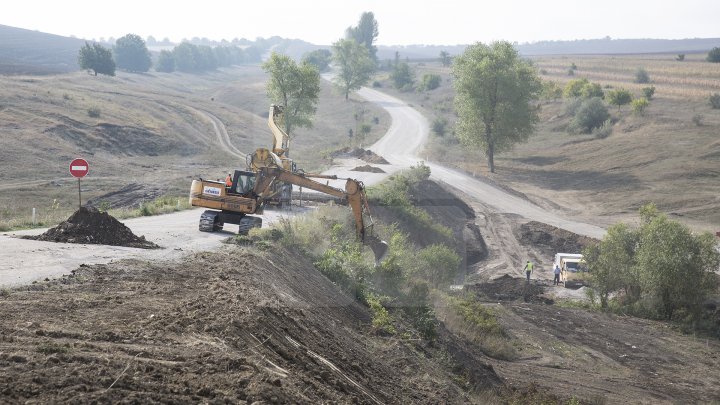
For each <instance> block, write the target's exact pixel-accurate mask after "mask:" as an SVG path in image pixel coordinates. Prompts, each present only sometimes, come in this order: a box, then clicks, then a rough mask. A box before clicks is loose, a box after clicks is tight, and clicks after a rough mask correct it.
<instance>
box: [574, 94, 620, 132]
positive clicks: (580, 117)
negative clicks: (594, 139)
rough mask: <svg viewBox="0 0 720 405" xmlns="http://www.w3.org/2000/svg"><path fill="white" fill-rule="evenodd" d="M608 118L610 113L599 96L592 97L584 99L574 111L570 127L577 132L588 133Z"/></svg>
mask: <svg viewBox="0 0 720 405" xmlns="http://www.w3.org/2000/svg"><path fill="white" fill-rule="evenodd" d="M608 118H610V113H609V112H608V110H607V107H605V103H603V101H602V100H601V99H600V98H597V97H594V98H591V99H589V100H585V101H583V102H582V104H580V107H579V108H578V109H577V111H576V112H575V117H574V118H573V120H572V123H571V128H572V129H573V130H575V131H577V132H581V133H585V134H589V133H591V132H592V130H593V129H595V128H598V127H600V126H602V125H603V123H604V122H605V121H606V120H607V119H608Z"/></svg>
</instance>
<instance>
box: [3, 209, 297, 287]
mask: <svg viewBox="0 0 720 405" xmlns="http://www.w3.org/2000/svg"><path fill="white" fill-rule="evenodd" d="M306 210H307V208H299V207H293V208H292V210H278V211H270V210H266V211H265V214H264V215H263V226H268V225H270V224H272V223H274V222H275V221H277V220H278V219H280V218H282V217H290V216H294V215H297V214H298V213H300V212H305V211H306ZM202 211H203V209H193V210H187V211H181V212H176V213H173V214H168V215H158V216H153V217H142V218H134V219H129V220H126V221H123V223H124V224H125V225H126V226H127V227H129V228H130V229H131V230H132V231H133V233H134V234H136V235H138V236H145V239H147V240H148V241H152V242H154V243H156V244H158V245H160V247H162V249H150V250H148V249H137V248H129V247H122V246H107V245H84V244H75V243H55V242H42V241H35V240H27V239H20V238H18V237H17V236H22V235H39V234H41V233H43V232H45V231H46V230H47V229H33V230H28V231H21V232H13V233H5V234H2V235H0V246H2V249H0V287H10V286H16V285H22V284H27V283H30V282H32V281H35V280H40V279H44V278H53V277H57V276H60V275H63V274H69V273H70V271H72V270H74V269H76V268H77V267H78V266H80V265H81V264H88V265H89V264H98V263H109V262H112V261H116V260H121V259H143V260H176V259H180V258H181V257H183V256H184V255H186V254H188V253H193V252H198V251H204V250H213V249H216V248H217V247H219V246H220V245H221V244H222V242H223V240H225V239H227V238H228V237H229V236H232V235H233V234H236V233H237V229H236V228H237V226H236V225H228V226H227V227H226V229H225V230H224V231H223V232H212V233H210V232H200V231H198V221H199V219H200V214H201V213H202Z"/></svg>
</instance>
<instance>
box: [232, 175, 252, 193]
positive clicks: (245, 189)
mask: <svg viewBox="0 0 720 405" xmlns="http://www.w3.org/2000/svg"><path fill="white" fill-rule="evenodd" d="M254 188H255V173H254V172H249V171H245V170H235V174H234V176H233V182H232V187H231V189H230V192H231V193H233V194H240V195H244V196H246V195H249V194H250V192H251V191H253V189H254Z"/></svg>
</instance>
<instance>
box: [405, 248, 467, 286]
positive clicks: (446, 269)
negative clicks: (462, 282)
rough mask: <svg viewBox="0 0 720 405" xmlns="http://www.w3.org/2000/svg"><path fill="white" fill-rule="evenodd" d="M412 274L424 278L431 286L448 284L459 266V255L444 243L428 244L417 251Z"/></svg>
mask: <svg viewBox="0 0 720 405" xmlns="http://www.w3.org/2000/svg"><path fill="white" fill-rule="evenodd" d="M417 259H418V264H417V266H416V267H415V273H414V274H413V275H414V276H419V277H421V278H422V279H424V280H426V281H427V282H428V283H430V285H432V286H433V287H446V286H448V285H450V284H451V283H452V282H453V280H454V279H455V276H456V275H457V271H458V268H459V267H460V256H458V255H457V253H455V251H453V250H452V249H450V248H449V247H447V246H445V245H438V244H435V245H430V246H428V247H426V248H424V249H422V250H420V252H418V254H417Z"/></svg>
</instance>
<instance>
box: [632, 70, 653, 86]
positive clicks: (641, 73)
mask: <svg viewBox="0 0 720 405" xmlns="http://www.w3.org/2000/svg"><path fill="white" fill-rule="evenodd" d="M635 83H650V75H648V72H647V70H645V68H638V69H637V70H636V71H635Z"/></svg>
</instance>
